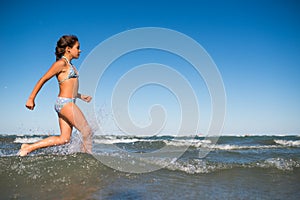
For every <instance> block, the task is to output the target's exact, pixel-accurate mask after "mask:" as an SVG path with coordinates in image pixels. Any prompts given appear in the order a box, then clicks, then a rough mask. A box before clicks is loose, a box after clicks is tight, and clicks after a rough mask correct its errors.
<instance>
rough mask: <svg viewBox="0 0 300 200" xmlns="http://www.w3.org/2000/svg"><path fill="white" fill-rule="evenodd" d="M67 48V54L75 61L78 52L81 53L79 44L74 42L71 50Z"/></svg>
mask: <svg viewBox="0 0 300 200" xmlns="http://www.w3.org/2000/svg"><path fill="white" fill-rule="evenodd" d="M67 48H69V49H68V52H70V54H71V56H72V57H73V58H75V59H77V58H79V56H80V52H81V50H80V44H79V42H76V43H75V44H74V46H73V47H72V48H70V47H67Z"/></svg>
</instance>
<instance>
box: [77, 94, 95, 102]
mask: <svg viewBox="0 0 300 200" xmlns="http://www.w3.org/2000/svg"><path fill="white" fill-rule="evenodd" d="M76 98H78V99H81V100H82V101H85V102H90V101H91V100H92V97H91V96H88V95H84V94H80V93H78V94H77V97H76Z"/></svg>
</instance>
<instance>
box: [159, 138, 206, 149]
mask: <svg viewBox="0 0 300 200" xmlns="http://www.w3.org/2000/svg"><path fill="white" fill-rule="evenodd" d="M163 141H164V142H165V143H166V144H167V145H170V146H177V147H184V146H187V147H188V146H192V147H201V146H207V145H209V144H211V141H210V140H196V139H191V140H180V139H175V140H163Z"/></svg>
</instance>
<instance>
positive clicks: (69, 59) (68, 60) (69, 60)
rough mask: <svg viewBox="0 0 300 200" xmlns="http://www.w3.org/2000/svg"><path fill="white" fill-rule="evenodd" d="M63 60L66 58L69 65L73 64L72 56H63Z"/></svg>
mask: <svg viewBox="0 0 300 200" xmlns="http://www.w3.org/2000/svg"><path fill="white" fill-rule="evenodd" d="M62 58H64V59H65V60H67V62H68V63H69V64H71V60H72V57H71V58H70V56H66V55H63V56H62Z"/></svg>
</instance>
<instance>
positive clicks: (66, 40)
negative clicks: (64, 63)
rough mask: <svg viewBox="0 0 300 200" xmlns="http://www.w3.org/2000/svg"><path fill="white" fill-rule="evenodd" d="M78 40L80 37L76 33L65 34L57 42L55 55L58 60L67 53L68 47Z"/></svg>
mask: <svg viewBox="0 0 300 200" xmlns="http://www.w3.org/2000/svg"><path fill="white" fill-rule="evenodd" d="M76 42H78V38H77V37H76V36H75V35H64V36H62V37H61V38H59V40H58V41H57V43H56V48H55V55H56V60H59V59H60V58H61V57H62V56H63V55H64V53H65V50H66V48H67V47H71V48H72V47H73V46H74V45H75V43H76Z"/></svg>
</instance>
